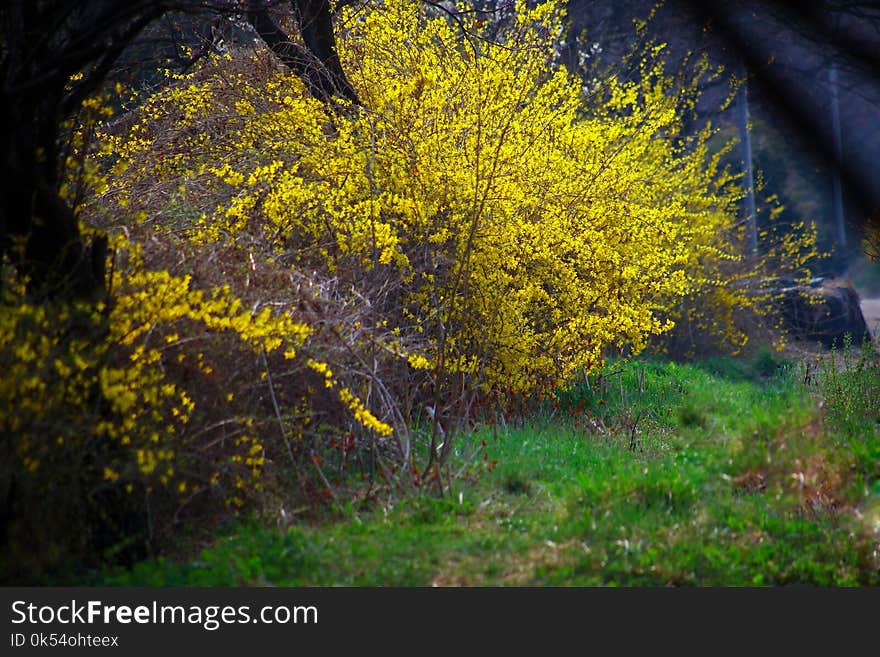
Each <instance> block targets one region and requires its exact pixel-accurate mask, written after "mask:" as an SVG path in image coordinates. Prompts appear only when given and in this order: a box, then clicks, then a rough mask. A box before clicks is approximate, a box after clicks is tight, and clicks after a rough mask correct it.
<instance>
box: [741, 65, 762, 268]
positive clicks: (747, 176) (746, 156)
mask: <svg viewBox="0 0 880 657" xmlns="http://www.w3.org/2000/svg"><path fill="white" fill-rule="evenodd" d="M743 77H744V79H743V82H742V88H741V89H740V91H739V98H738V99H737V124H738V127H739V142H740V146H741V148H742V159H743V185H744V186H745V190H746V198H745V202H746V207H745V211H746V222H747V223H746V239H747V241H748V255H750V256H752V257H754V256H756V255H757V254H758V211H757V206H756V203H755V174H754V171H753V169H752V138H751V135H750V133H749V85H748V81H747V80H746V79H745V76H743Z"/></svg>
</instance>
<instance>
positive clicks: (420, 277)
mask: <svg viewBox="0 0 880 657" xmlns="http://www.w3.org/2000/svg"><path fill="white" fill-rule="evenodd" d="M515 16H516V17H515V20H514V22H513V24H512V25H511V26H510V27H509V29H508V30H507V32H506V33H505V34H504V36H503V38H502V39H500V40H499V41H497V42H490V41H487V40H477V39H473V40H469V39H466V38H464V37H463V36H462V32H461V30H460V29H459V26H457V25H455V24H454V23H451V22H450V21H448V20H446V19H445V18H444V17H443V16H442V15H441V14H438V15H428V14H426V13H425V10H424V8H423V7H421V6H420V5H419V3H412V2H400V1H391V2H387V3H384V4H383V5H382V6H381V7H376V8H374V9H372V10H371V11H369V12H364V13H363V14H357V15H355V14H352V15H351V16H350V17H348V18H346V19H344V20H343V23H344V24H346V26H347V27H346V32H345V35H344V38H342V39H341V43H340V56H341V57H342V60H343V65H344V68H345V70H346V71H348V72H349V76H350V78H351V80H352V83H353V84H354V85H355V86H356V87H357V92H358V96H359V98H360V99H361V100H362V102H363V105H364V107H362V108H361V107H358V108H355V107H351V108H348V110H346V111H341V112H338V113H336V114H334V115H329V114H328V113H327V111H326V109H325V108H324V107H322V106H321V105H320V104H319V103H317V102H316V101H315V100H313V99H311V98H309V97H308V96H307V94H306V93H305V90H304V88H303V85H302V84H301V83H300V81H299V80H298V79H296V78H295V77H292V76H290V75H286V74H283V73H272V74H269V75H266V76H264V78H263V79H258V80H253V79H251V80H250V81H248V80H247V79H246V78H245V73H244V72H235V73H234V74H232V75H230V76H227V77H226V79H225V80H220V79H218V78H216V77H210V76H206V75H203V76H198V75H196V76H194V77H193V79H192V80H190V81H188V82H187V81H181V82H180V84H179V86H175V87H174V88H172V89H170V90H168V91H166V92H165V93H163V94H160V95H159V96H157V97H155V98H153V99H151V100H150V101H149V102H148V103H147V105H146V106H145V108H144V110H143V115H144V120H142V121H141V122H140V123H139V124H138V125H137V126H135V129H133V130H132V131H131V133H130V136H128V137H127V138H114V140H115V143H114V151H115V153H116V154H117V158H118V159H117V160H116V161H115V162H116V163H115V166H123V167H125V168H126V169H128V168H130V167H140V171H141V173H140V175H139V177H136V178H135V183H134V184H135V186H136V185H137V184H138V181H142V182H143V181H152V184H153V185H155V181H156V180H157V179H158V180H167V181H171V180H177V179H180V178H179V177H180V176H181V172H185V176H186V179H187V181H189V182H190V183H191V182H192V181H193V180H198V181H199V186H200V187H199V188H200V189H204V188H205V186H211V185H213V186H214V189H215V190H216V192H215V194H213V195H211V196H210V198H211V200H212V201H213V202H214V203H215V205H214V206H213V207H211V206H210V205H209V203H201V204H200V205H196V206H195V207H196V209H197V210H198V212H199V218H197V219H195V218H194V219H193V220H192V221H190V222H188V224H187V225H188V227H189V239H190V240H192V241H194V242H196V243H201V244H211V243H216V242H222V241H225V240H229V241H233V242H239V243H240V242H241V241H242V240H244V241H247V242H248V243H249V244H256V245H259V246H260V247H262V248H264V249H265V250H266V251H265V252H267V253H271V254H272V256H273V257H283V258H285V260H286V262H289V263H290V264H291V265H293V266H294V267H298V268H302V269H306V268H309V269H314V270H315V271H320V272H322V273H323V274H324V275H327V276H337V277H340V278H342V279H344V280H345V281H347V282H348V283H350V284H351V285H352V286H353V287H354V288H355V289H357V290H358V291H360V292H361V293H362V294H363V295H364V296H365V297H366V298H370V299H371V300H372V301H374V302H375V301H376V299H375V292H377V291H378V290H380V289H384V290H385V292H383V295H382V303H383V305H382V306H381V307H380V308H377V309H376V311H377V316H380V317H383V318H384V319H385V320H387V321H388V322H389V323H390V324H391V325H392V326H393V327H397V328H398V329H400V332H399V333H398V334H397V335H398V336H402V337H401V339H400V340H398V342H399V344H405V345H406V348H405V349H402V350H399V352H400V354H401V356H402V357H405V358H406V359H407V361H408V362H409V364H410V365H411V366H412V368H413V370H416V371H418V370H430V369H434V370H437V372H438V374H440V375H441V378H442V376H446V375H453V376H458V377H459V378H460V377H464V378H465V379H466V380H468V381H470V384H469V385H470V387H480V388H482V389H483V390H484V391H485V390H495V391H500V392H514V393H530V392H534V391H540V390H542V389H546V388H547V387H550V386H553V385H556V384H559V383H561V382H564V381H565V380H567V379H568V378H569V377H570V376H571V375H572V373H573V372H575V371H578V370H580V369H587V370H590V369H592V368H595V367H598V366H600V365H601V363H602V360H603V357H604V356H605V354H606V353H607V350H608V348H609V347H612V346H618V347H622V346H627V347H628V348H630V349H631V350H633V351H639V350H640V349H642V348H644V346H645V345H646V344H647V341H648V339H649V338H650V336H652V335H656V334H660V333H662V332H664V331H666V330H668V329H669V328H670V327H671V326H672V321H671V318H672V309H673V308H674V307H675V305H676V303H677V302H678V300H680V299H682V298H684V297H686V296H687V295H689V294H691V293H693V292H695V291H697V290H700V289H703V288H705V287H707V286H711V287H713V288H719V289H721V290H722V291H723V290H725V289H726V288H725V283H724V282H723V281H720V280H718V279H717V277H716V273H717V272H716V269H717V267H715V265H714V264H713V263H720V262H728V261H732V260H735V259H736V257H737V256H736V253H737V248H736V246H735V245H734V244H733V243H732V241H731V237H730V234H731V231H732V229H733V223H734V214H735V213H734V210H735V204H736V203H737V201H738V200H739V197H740V191H739V190H738V188H737V187H736V185H735V184H734V183H735V181H734V180H733V179H732V177H731V176H730V175H729V174H728V173H727V172H725V171H723V170H722V168H721V166H720V164H719V162H720V157H721V156H720V155H719V154H711V153H710V151H709V148H708V138H709V137H710V136H711V135H712V131H711V128H707V129H706V130H704V131H702V132H700V133H699V134H697V135H694V136H691V137H687V136H683V135H682V130H681V121H682V116H683V113H684V112H686V111H688V110H689V109H691V108H692V102H693V99H692V98H689V97H687V96H686V95H685V96H682V95H681V94H676V93H674V90H673V84H672V81H671V80H670V79H669V78H668V77H667V76H666V74H665V73H664V71H663V70H662V67H661V66H660V65H658V64H653V63H651V62H650V61H648V60H646V62H645V63H644V65H643V70H642V71H641V79H640V80H639V81H637V82H633V81H626V80H622V79H610V80H607V81H606V82H605V83H604V85H603V88H602V89H601V90H597V91H594V92H592V93H593V95H592V96H591V97H589V98H588V97H587V96H586V95H585V94H586V92H585V90H584V89H583V88H582V84H581V81H580V80H579V79H577V78H575V77H574V76H573V75H572V74H570V73H569V72H568V71H567V70H566V69H565V68H563V67H561V66H558V65H556V64H555V63H554V52H553V48H554V36H553V35H555V34H557V33H558V32H559V30H560V29H561V25H562V20H563V15H562V12H561V10H560V6H559V3H555V2H548V3H543V4H541V5H538V6H537V7H535V8H531V9H529V8H526V6H525V4H521V5H519V6H518V8H517V12H516V15H515ZM465 20H468V19H466V18H465ZM466 27H467V28H468V29H469V31H471V32H472V33H475V34H479V32H480V29H481V28H480V27H479V26H478V25H477V23H476V22H474V23H468V24H467V26H466ZM236 70H237V69H236ZM225 85H229V86H228V87H226V86H225ZM156 116H166V117H174V119H175V121H176V123H175V125H176V126H177V127H176V129H175V130H173V131H171V132H170V134H169V135H168V136H166V137H164V138H162V139H159V138H156V137H154V138H153V139H149V138H146V137H147V135H148V133H149V132H150V130H154V129H155V127H156V124H155V121H154V120H153V119H152V118H151V117H156ZM194 127H197V129H194ZM160 142H161V143H160ZM196 142H198V148H196ZM157 151H159V152H161V153H162V154H163V155H162V158H161V159H160V158H154V157H150V154H151V153H153V152H157ZM130 180H131V178H126V185H128V183H129V182H130ZM186 184H188V183H185V185H186ZM192 189H195V187H194V186H193V187H192ZM117 193H119V194H124V193H125V192H124V191H123V190H119V191H118V192H117ZM182 193H184V194H187V193H190V192H187V191H186V190H185V191H184V192H182ZM218 198H220V199H221V200H220V202H217V199H218ZM223 199H225V200H223ZM388 337H389V339H390V340H392V341H393V336H391V335H389V336H388ZM435 380H436V379H435Z"/></svg>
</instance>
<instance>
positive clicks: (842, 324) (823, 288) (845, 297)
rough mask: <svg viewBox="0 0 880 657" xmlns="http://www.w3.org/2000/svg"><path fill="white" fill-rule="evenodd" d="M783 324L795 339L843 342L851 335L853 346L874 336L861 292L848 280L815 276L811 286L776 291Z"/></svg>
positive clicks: (828, 345) (831, 344)
mask: <svg viewBox="0 0 880 657" xmlns="http://www.w3.org/2000/svg"><path fill="white" fill-rule="evenodd" d="M774 292H776V293H777V294H778V304H779V311H780V313H781V315H782V317H783V320H784V326H785V328H786V329H787V330H788V331H789V333H790V334H791V335H792V337H794V338H799V339H802V340H812V341H816V342H821V343H822V344H823V345H825V346H826V347H829V348H830V347H832V346H835V345H836V346H837V347H840V346H842V345H843V341H844V336H845V335H847V334H849V335H850V336H851V337H852V343H853V344H854V345H860V344H861V343H862V341H863V340H865V339H869V340H870V338H871V334H870V332H869V330H868V324H867V322H865V317H864V315H863V314H862V308H861V305H860V299H859V295H858V292H856V290H855V288H854V287H853V286H852V283H850V282H849V281H848V280H846V279H839V278H824V279H821V278H819V279H813V280H812V281H810V284H809V285H790V286H786V287H782V288H777V289H776V290H774Z"/></svg>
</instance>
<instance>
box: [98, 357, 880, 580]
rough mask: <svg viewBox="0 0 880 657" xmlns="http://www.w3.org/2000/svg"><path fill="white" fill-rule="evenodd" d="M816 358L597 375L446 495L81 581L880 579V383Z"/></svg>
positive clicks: (855, 366) (491, 436)
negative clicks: (485, 468) (483, 469)
mask: <svg viewBox="0 0 880 657" xmlns="http://www.w3.org/2000/svg"><path fill="white" fill-rule="evenodd" d="M830 363H831V361H830V359H828V358H826V359H825V361H823V362H822V363H820V364H819V367H818V368H815V365H816V363H811V367H809V368H808V367H806V366H805V365H804V364H803V363H798V362H794V361H784V360H781V359H780V358H779V357H777V356H775V355H774V354H773V353H772V352H761V353H759V354H758V355H757V356H756V357H753V358H752V359H750V360H744V359H743V360H733V359H727V358H724V359H714V360H706V361H703V362H699V363H693V364H687V365H682V364H676V363H672V362H667V361H656V360H648V361H641V362H634V363H630V364H627V365H620V366H617V367H615V366H611V367H610V368H609V369H608V370H607V371H605V372H604V373H603V374H601V375H600V376H596V377H591V379H590V382H589V388H588V387H587V386H586V385H585V384H583V383H582V384H579V385H577V386H575V387H574V388H572V389H570V390H569V391H567V392H566V393H565V394H563V395H561V396H560V398H559V403H558V404H556V405H554V404H551V405H550V406H549V407H548V408H545V409H544V411H543V412H542V413H541V414H540V415H536V416H533V417H532V418H531V419H528V420H525V421H523V422H521V423H519V424H517V425H515V426H514V425H509V426H506V427H495V428H489V429H485V430H482V431H478V432H475V433H473V434H469V435H468V436H467V437H466V438H463V443H465V444H467V443H471V444H474V445H479V444H480V443H481V442H485V444H486V445H487V447H486V454H487V458H489V459H491V460H492V461H497V466H496V467H495V468H494V469H492V471H491V472H488V473H485V474H484V475H483V476H481V477H478V478H473V479H466V478H461V479H459V480H457V481H456V483H455V484H454V486H453V489H452V490H451V491H450V492H449V494H448V495H447V496H445V497H440V498H438V497H436V496H423V495H420V496H415V497H407V498H403V499H397V500H388V501H387V502H386V503H385V504H379V505H378V506H377V507H376V508H373V509H371V510H359V509H357V508H354V507H347V508H345V509H340V513H339V514H338V515H337V517H336V519H335V520H329V519H326V520H325V521H324V522H322V523H320V524H312V523H309V522H304V521H301V520H299V519H296V518H293V519H290V518H287V519H282V518H275V519H267V518H265V517H263V518H256V517H255V518H253V519H252V521H251V522H248V523H243V524H235V525H232V526H229V527H227V528H225V529H224V531H222V532H221V533H220V535H219V537H218V538H217V539H216V540H215V541H214V542H213V543H212V544H211V545H210V547H207V548H206V549H204V550H202V551H201V552H200V553H199V554H198V556H190V557H188V558H185V559H177V560H173V559H158V560H151V561H147V562H144V563H140V564H138V565H137V566H135V567H134V568H133V569H130V570H126V571H117V572H106V571H105V572H103V573H100V574H98V575H97V576H96V579H95V580H94V581H97V582H101V583H104V584H114V585H117V584H122V585H266V584H268V585H289V586H297V585H321V586H325V585H372V586H383V585H402V586H421V585H573V586H578V585H603V586H604V585H626V586H639V585H683V586H707V585H721V586H754V585H782V584H811V585H831V586H857V585H873V586H876V585H878V584H880V432H878V427H880V408H878V405H877V400H878V399H880V376H878V368H877V364H876V362H872V361H871V360H870V356H869V355H868V354H866V355H865V356H864V357H862V358H859V357H857V356H852V360H851V361H850V363H849V365H848V366H847V367H845V368H844V369H842V370H838V369H836V368H834V367H833V366H832V365H831V364H830ZM817 372H818V374H817ZM288 523H289V524H288Z"/></svg>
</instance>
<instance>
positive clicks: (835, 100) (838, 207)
mask: <svg viewBox="0 0 880 657" xmlns="http://www.w3.org/2000/svg"><path fill="white" fill-rule="evenodd" d="M828 87H829V90H830V92H831V93H830V101H831V102H830V105H831V147H832V149H833V151H834V159H833V161H832V163H831V165H832V188H831V203H832V207H833V208H834V225H835V227H836V228H837V243H838V245H839V246H840V247H841V248H845V247H846V228H845V225H844V219H845V218H844V214H843V179H842V176H841V168H842V165H843V138H842V134H841V128H840V98H839V96H838V87H837V64H835V63H834V62H833V61H832V62H831V64H830V65H829V66H828Z"/></svg>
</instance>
